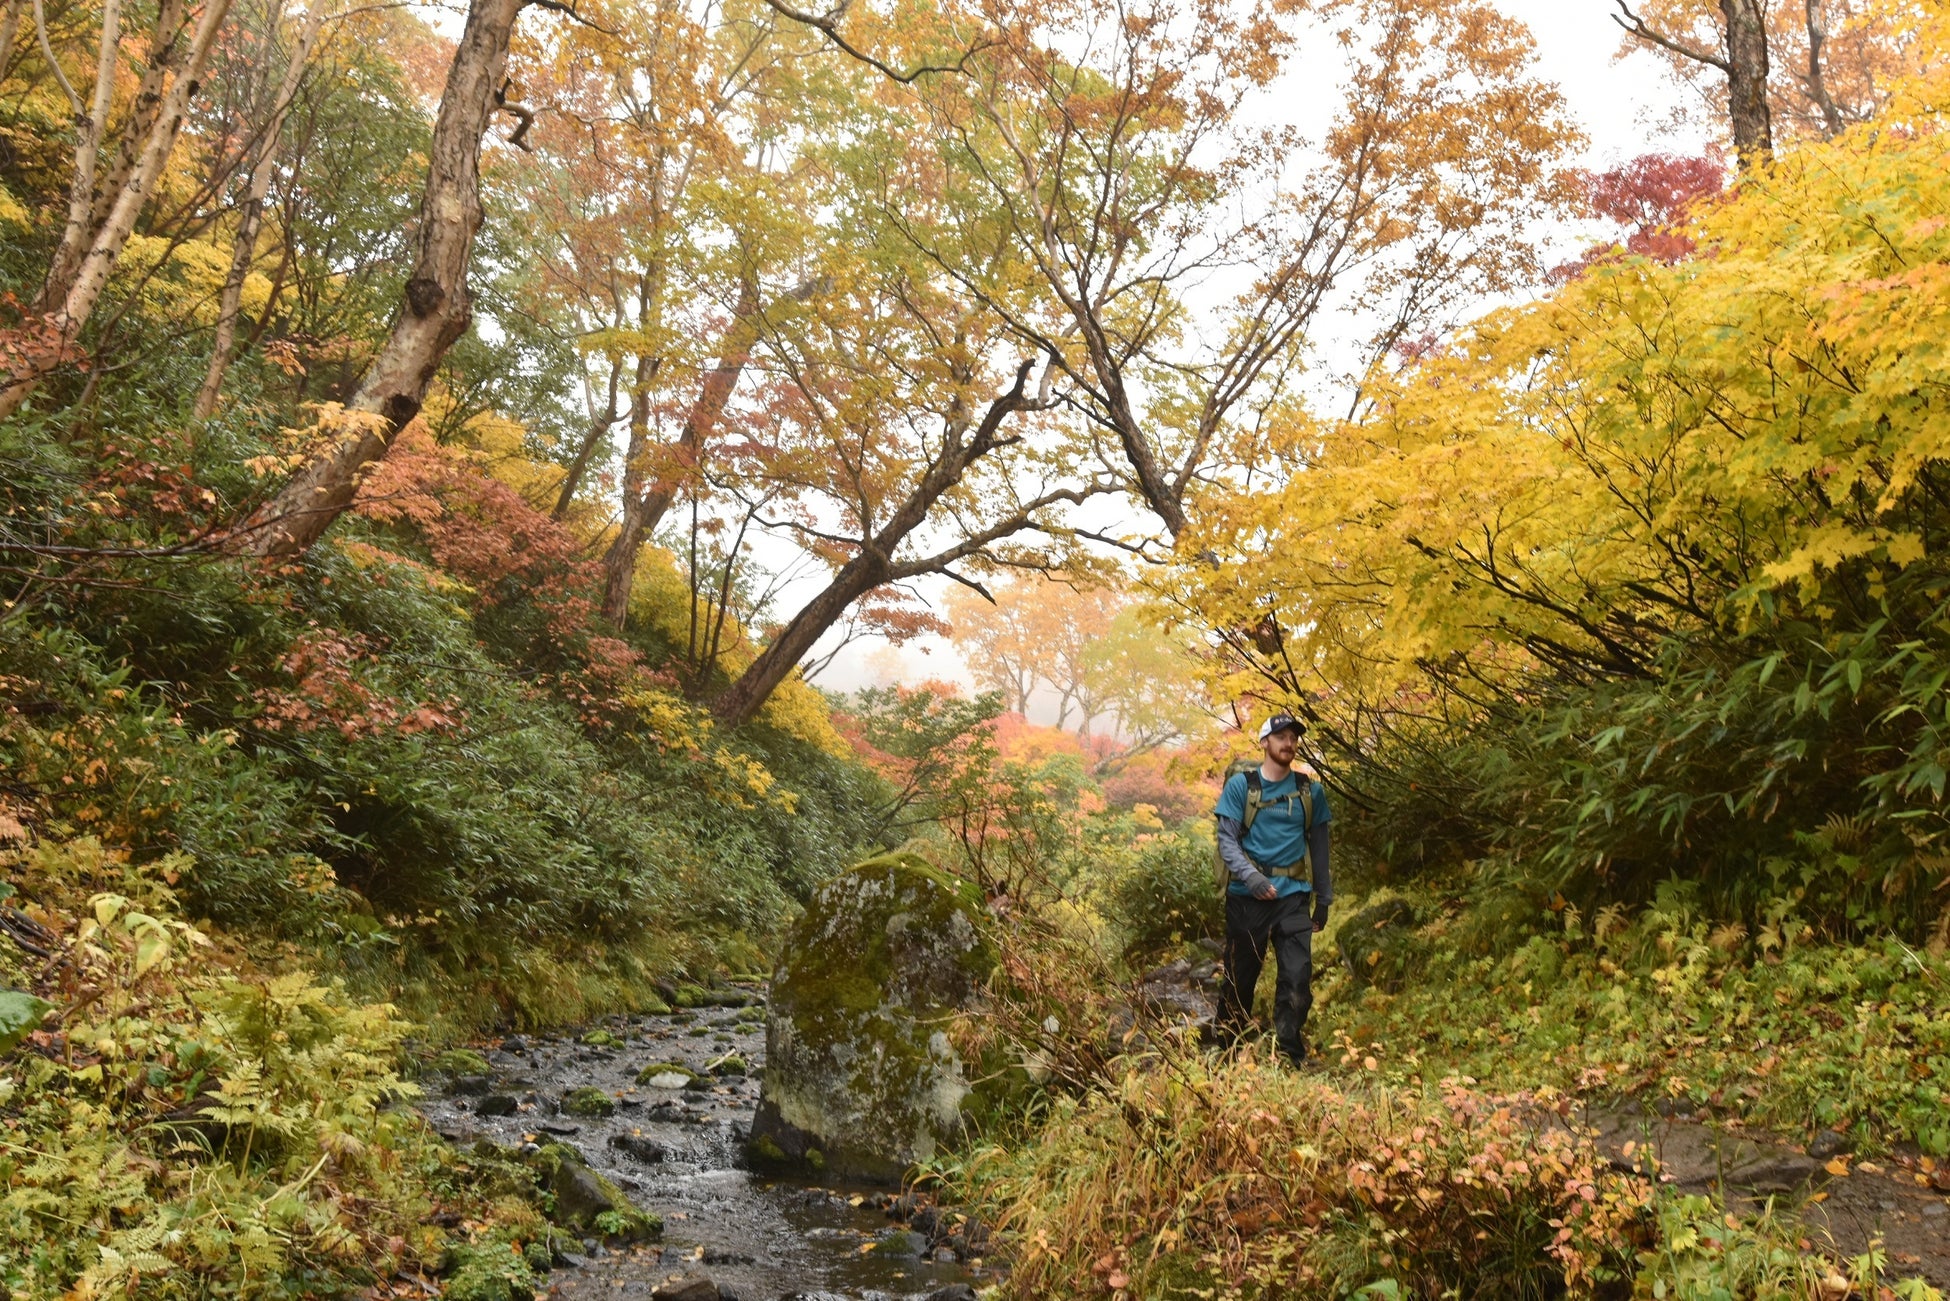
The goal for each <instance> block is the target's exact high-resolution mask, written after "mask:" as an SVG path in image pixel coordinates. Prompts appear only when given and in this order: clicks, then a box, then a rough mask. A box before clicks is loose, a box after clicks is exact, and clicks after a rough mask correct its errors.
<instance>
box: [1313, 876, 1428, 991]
mask: <svg viewBox="0 0 1950 1301" xmlns="http://www.w3.org/2000/svg"><path fill="white" fill-rule="evenodd" d="M1416 920H1417V919H1416V916H1415V909H1414V908H1412V907H1410V906H1409V905H1408V904H1407V903H1405V902H1403V901H1402V900H1400V899H1390V900H1387V901H1386V902H1383V903H1378V904H1375V905H1374V906H1373V907H1371V908H1364V909H1362V910H1361V911H1360V912H1358V913H1355V914H1354V915H1353V916H1352V917H1349V918H1348V919H1347V920H1346V921H1344V922H1342V923H1341V928H1340V930H1339V931H1338V932H1337V933H1336V935H1335V940H1336V941H1337V942H1338V943H1339V945H1340V949H1341V960H1342V961H1343V962H1345V963H1346V964H1347V970H1348V974H1349V975H1350V976H1352V977H1353V979H1354V987H1355V988H1356V989H1365V988H1368V987H1370V986H1372V987H1373V988H1375V989H1378V990H1380V991H1382V992H1383V993H1385V994H1393V993H1397V992H1399V991H1400V989H1401V987H1402V985H1403V984H1404V983H1406V982H1407V980H1408V978H1409V976H1410V974H1411V973H1413V972H1414V971H1416V970H1417V969H1418V968H1420V966H1421V965H1422V962H1423V960H1424V958H1425V957H1426V956H1427V955H1426V946H1425V945H1424V944H1423V943H1422V938H1421V936H1420V935H1418V934H1417V933H1416V930H1415V926H1416Z"/></svg>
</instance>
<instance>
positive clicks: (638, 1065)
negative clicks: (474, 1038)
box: [421, 989, 992, 1301]
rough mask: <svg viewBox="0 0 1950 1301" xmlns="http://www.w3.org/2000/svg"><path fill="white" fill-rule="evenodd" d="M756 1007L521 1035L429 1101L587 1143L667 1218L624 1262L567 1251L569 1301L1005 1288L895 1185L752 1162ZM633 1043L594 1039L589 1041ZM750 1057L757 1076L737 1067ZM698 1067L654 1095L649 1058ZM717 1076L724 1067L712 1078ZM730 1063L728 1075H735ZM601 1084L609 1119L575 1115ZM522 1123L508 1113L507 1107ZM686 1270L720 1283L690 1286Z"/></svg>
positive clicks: (619, 1257) (591, 1247)
mask: <svg viewBox="0 0 1950 1301" xmlns="http://www.w3.org/2000/svg"><path fill="white" fill-rule="evenodd" d="M743 997H745V998H747V999H749V1000H750V1005H748V1006H746V1007H742V1008H741V1007H709V1008H699V1009H696V1010H693V1011H681V1010H680V1011H676V1012H672V1013H670V1014H668V1015H662V1016H637V1017H611V1018H609V1019H608V1020H606V1021H604V1022H602V1023H600V1024H599V1025H596V1026H588V1027H584V1028H583V1029H582V1030H581V1031H578V1032H575V1033H571V1034H560V1035H534V1036H510V1037H508V1038H506V1039H504V1040H502V1041H501V1043H500V1045H499V1046H498V1047H494V1048H490V1049H488V1050H486V1051H485V1053H484V1056H485V1057H486V1058H487V1060H488V1063H489V1066H490V1068H491V1069H490V1073H489V1074H488V1075H486V1076H470V1077H462V1078H460V1079H457V1080H455V1081H453V1088H452V1089H451V1091H449V1092H447V1093H445V1094H444V1096H430V1097H428V1098H427V1099H426V1100H425V1101H424V1102H423V1103H422V1105H421V1110H422V1111H424V1112H425V1114H426V1116H427V1119H428V1120H429V1122H431V1124H432V1125H433V1127H434V1128H435V1130H437V1131H438V1132H439V1133H440V1134H441V1135H442V1136H444V1137H445V1138H447V1139H448V1140H449V1141H450V1142H453V1143H456V1144H463V1145H464V1144H469V1143H472V1142H474V1141H476V1140H478V1139H483V1138H485V1139H490V1140H492V1141H494V1142H495V1143H499V1144H503V1145H505V1146H510V1147H520V1146H521V1145H522V1144H524V1143H528V1142H548V1141H551V1140H553V1141H556V1142H563V1143H569V1144H572V1145H573V1146H575V1147H576V1148H577V1149H578V1150H579V1151H580V1152H581V1153H582V1154H583V1156H584V1157H585V1158H586V1159H587V1161H588V1163H589V1164H590V1166H591V1167H592V1168H594V1169H596V1170H598V1171H600V1172H602V1173H603V1174H605V1175H607V1176H608V1177H609V1178H610V1179H612V1180H614V1181H615V1182H616V1183H617V1184H618V1185H619V1186H620V1187H621V1188H622V1189H623V1190H624V1191H625V1192H627V1193H628V1194H629V1195H630V1197H631V1199H632V1200H633V1201H635V1202H636V1204H637V1205H639V1206H641V1207H643V1208H644V1209H645V1210H649V1211H654V1212H656V1213H657V1214H658V1215H661V1216H662V1217H663V1220H664V1234H663V1238H662V1240H661V1241H660V1242H657V1243H653V1244H647V1245H644V1246H640V1247H634V1248H625V1249H619V1250H615V1251H610V1250H606V1249H604V1248H603V1247H602V1246H600V1245H598V1244H596V1243H594V1242H593V1241H589V1242H586V1243H585V1245H584V1248H583V1250H582V1251H581V1252H568V1253H561V1254H558V1257H557V1263H558V1265H559V1266H560V1267H559V1268H557V1269H556V1270H554V1271H553V1272H551V1274H550V1276H549V1280H548V1281H549V1285H550V1290H551V1291H552V1292H553V1293H554V1295H556V1296H558V1297H564V1298H598V1297H601V1298H619V1297H632V1298H634V1297H651V1296H653V1295H659V1296H663V1297H682V1298H683V1301H713V1298H716V1299H717V1301H778V1299H780V1298H803V1299H804V1301H893V1299H895V1298H901V1299H906V1298H928V1297H938V1298H939V1301H956V1299H957V1298H969V1297H972V1295H973V1291H972V1288H973V1287H978V1286H980V1285H981V1284H982V1282H983V1281H984V1280H985V1278H989V1277H992V1271H991V1270H989V1269H987V1268H986V1267H985V1266H984V1263H983V1262H982V1260H981V1258H980V1257H979V1255H976V1254H975V1250H979V1245H980V1239H979V1231H978V1234H977V1236H976V1239H975V1249H974V1250H971V1247H970V1242H969V1235H967V1234H966V1233H955V1232H953V1231H952V1225H951V1223H950V1221H949V1218H948V1217H945V1216H941V1215H939V1214H937V1212H936V1211H935V1209H934V1208H933V1207H932V1206H928V1205H926V1204H925V1203H923V1202H917V1201H916V1200H915V1199H914V1198H912V1197H901V1196H898V1195H897V1192H896V1191H895V1190H887V1189H881V1188H866V1187H848V1186H844V1185H838V1184H830V1183H829V1184H812V1183H807V1182H804V1181H800V1180H795V1179H790V1178H776V1177H771V1176H762V1175H759V1174H756V1173H753V1172H752V1171H749V1170H747V1169H745V1168H744V1165H743V1160H742V1152H743V1148H744V1141H745V1138H746V1136H747V1135H748V1134H749V1132H750V1126H751V1121H752V1115H753V1113H754V1111H755V1110H756V1108H757V1106H758V1093H759V1083H758V1079H757V1078H756V1073H757V1072H758V1071H760V1070H762V1069H763V1063H764V1057H765V1021H764V1008H763V1006H762V1003H761V1002H760V1000H761V998H762V993H761V991H758V990H756V989H751V990H747V991H745V992H744V994H743ZM591 1037H594V1038H596V1039H598V1040H602V1039H606V1038H607V1039H614V1040H616V1041H618V1042H616V1043H614V1044H609V1043H601V1042H598V1043H589V1042H586V1040H587V1039H589V1038H591ZM732 1057H735V1058H739V1059H742V1060H743V1062H744V1063H746V1064H747V1066H748V1068H749V1071H750V1073H737V1071H736V1065H737V1063H736V1062H726V1061H725V1059H726V1058H732ZM653 1062H656V1063H682V1064H683V1065H684V1066H686V1067H688V1068H689V1069H690V1070H691V1071H694V1072H698V1073H700V1075H701V1077H702V1078H699V1079H696V1080H693V1081H690V1082H688V1083H685V1082H683V1080H682V1078H681V1077H680V1076H678V1075H676V1074H675V1073H668V1074H664V1075H661V1076H658V1077H656V1078H654V1079H653V1080H652V1081H651V1082H649V1083H644V1084H639V1083H638V1082H637V1076H638V1073H639V1072H640V1071H641V1070H642V1069H643V1067H645V1066H646V1065H648V1064H650V1063H653ZM714 1066H716V1067H717V1072H718V1073H715V1074H714V1073H712V1070H713V1067H714ZM727 1068H729V1069H727ZM587 1087H594V1088H598V1089H601V1090H603V1091H604V1092H605V1093H608V1094H610V1095H612V1096H614V1097H615V1098H616V1100H617V1107H616V1111H615V1113H614V1114H613V1115H611V1116H608V1117H592V1116H581V1115H577V1116H570V1115H564V1114H561V1112H560V1110H559V1108H560V1104H561V1101H562V1099H563V1097H564V1096H565V1095H567V1094H569V1093H571V1092H572V1091H574V1090H576V1089H579V1088H587ZM496 1113H509V1114H496ZM680 1276H692V1277H696V1276H705V1277H708V1279H709V1281H710V1286H709V1287H705V1286H702V1285H699V1284H695V1283H693V1284H692V1285H691V1288H690V1290H688V1291H684V1290H681V1289H678V1288H677V1287H676V1286H675V1285H674V1281H675V1280H676V1279H677V1278H679V1277H680Z"/></svg>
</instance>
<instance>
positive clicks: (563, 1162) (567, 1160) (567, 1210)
mask: <svg viewBox="0 0 1950 1301" xmlns="http://www.w3.org/2000/svg"><path fill="white" fill-rule="evenodd" d="M528 1162H529V1164H530V1165H531V1166H532V1167H533V1168H534V1170H535V1177H536V1179H537V1180H538V1181H539V1182H540V1183H541V1186H542V1188H543V1190H544V1191H546V1192H547V1193H548V1194H549V1197H550V1200H551V1202H552V1203H553V1206H552V1208H551V1210H550V1212H549V1218H550V1219H551V1220H553V1221H555V1223H557V1224H559V1225H561V1226H562V1227H563V1228H565V1229H569V1230H571V1231H572V1232H574V1233H577V1234H579V1235H583V1236H593V1237H598V1238H602V1239H604V1240H605V1241H607V1242H611V1243H623V1242H644V1241H647V1240H649V1239H651V1238H655V1237H658V1236H660V1235H661V1234H662V1233H663V1231H664V1223H663V1221H662V1220H661V1219H659V1218H658V1217H657V1216H655V1215H652V1214H651V1213H649V1212H648V1211H645V1210H642V1209H640V1208H639V1207H638V1206H637V1205H636V1203H634V1202H632V1201H631V1200H630V1199H629V1198H628V1197H627V1196H625V1195H624V1193H623V1190H622V1189H620V1188H618V1187H617V1186H616V1185H615V1184H613V1183H611V1182H610V1181H609V1180H608V1179H606V1178H604V1177H603V1176H602V1175H601V1174H599V1173H597V1172H596V1171H594V1170H591V1169H590V1168H589V1163H588V1162H587V1161H585V1160H583V1158H582V1153H580V1152H578V1151H576V1150H575V1149H574V1148H572V1147H570V1146H569V1145H568V1144H566V1143H547V1144H544V1145H543V1146H542V1147H541V1148H540V1149H538V1150H537V1151H535V1152H534V1153H532V1154H531V1155H530V1156H529V1157H528Z"/></svg>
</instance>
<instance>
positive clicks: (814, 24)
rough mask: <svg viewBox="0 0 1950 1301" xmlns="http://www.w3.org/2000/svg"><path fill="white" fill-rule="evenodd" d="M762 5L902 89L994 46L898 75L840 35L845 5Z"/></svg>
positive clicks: (960, 67)
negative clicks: (822, 8) (816, 10)
mask: <svg viewBox="0 0 1950 1301" xmlns="http://www.w3.org/2000/svg"><path fill="white" fill-rule="evenodd" d="M536 2H539V0H536ZM850 2H851V0H847V3H850ZM765 3H766V4H768V5H770V6H771V7H772V9H773V10H774V11H776V12H777V13H778V14H779V15H780V16H782V17H785V18H790V19H791V20H792V21H793V22H795V23H803V24H804V25H806V26H807V27H811V28H813V29H814V30H816V31H819V32H822V33H824V34H825V37H826V39H827V40H829V41H831V42H832V43H833V44H835V45H837V46H839V47H840V49H841V50H843V51H844V52H845V53H847V54H848V55H851V56H852V57H853V58H855V59H857V60H859V61H860V62H861V63H864V64H866V65H867V66H869V67H871V68H875V69H877V70H878V71H880V72H881V73H883V74H885V75H886V76H889V77H892V78H893V79H894V80H895V81H898V82H900V83H901V84H902V85H910V84H912V83H914V82H916V81H919V80H920V79H921V78H922V77H926V76H929V75H931V74H934V73H943V72H946V73H954V74H957V75H959V74H961V73H964V72H967V71H968V64H969V61H970V60H971V59H973V58H974V57H975V56H976V55H978V54H980V53H981V52H982V51H983V50H986V49H988V48H989V47H990V46H991V45H993V44H995V42H993V41H984V42H982V43H980V44H978V45H976V46H975V47H974V48H973V49H971V50H968V51H966V52H964V53H963V54H962V56H961V58H960V59H959V60H958V61H957V62H955V63H924V64H921V65H920V66H918V67H915V68H912V69H910V70H908V71H907V72H898V71H896V70H895V69H894V68H892V67H890V66H889V65H887V64H885V63H883V62H881V61H880V60H879V59H877V58H875V57H874V56H873V55H871V54H868V53H867V52H866V51H865V50H862V49H860V48H859V47H857V46H855V45H854V44H853V43H852V42H850V41H848V40H847V39H846V37H844V36H842V35H840V20H841V19H842V18H844V17H846V8H847V4H846V3H842V4H841V5H840V7H839V8H837V9H833V10H830V11H828V12H827V13H824V14H809V13H806V12H805V11H804V10H801V9H794V8H793V7H792V6H790V5H786V4H781V3H780V2H779V0H765Z"/></svg>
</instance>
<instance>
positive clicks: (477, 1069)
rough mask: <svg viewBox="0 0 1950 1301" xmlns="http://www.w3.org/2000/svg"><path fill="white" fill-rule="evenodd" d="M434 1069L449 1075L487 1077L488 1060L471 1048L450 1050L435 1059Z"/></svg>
mask: <svg viewBox="0 0 1950 1301" xmlns="http://www.w3.org/2000/svg"><path fill="white" fill-rule="evenodd" d="M433 1069H434V1070H436V1071H440V1072H443V1073H444V1074H447V1075H486V1074H487V1073H488V1069H489V1068H488V1061H487V1058H485V1057H483V1056H481V1055H480V1054H479V1053H477V1052H474V1051H473V1050H472V1049H469V1048H449V1049H448V1050H447V1051H446V1052H444V1053H441V1054H440V1055H439V1056H438V1057H436V1058H434V1059H433Z"/></svg>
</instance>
